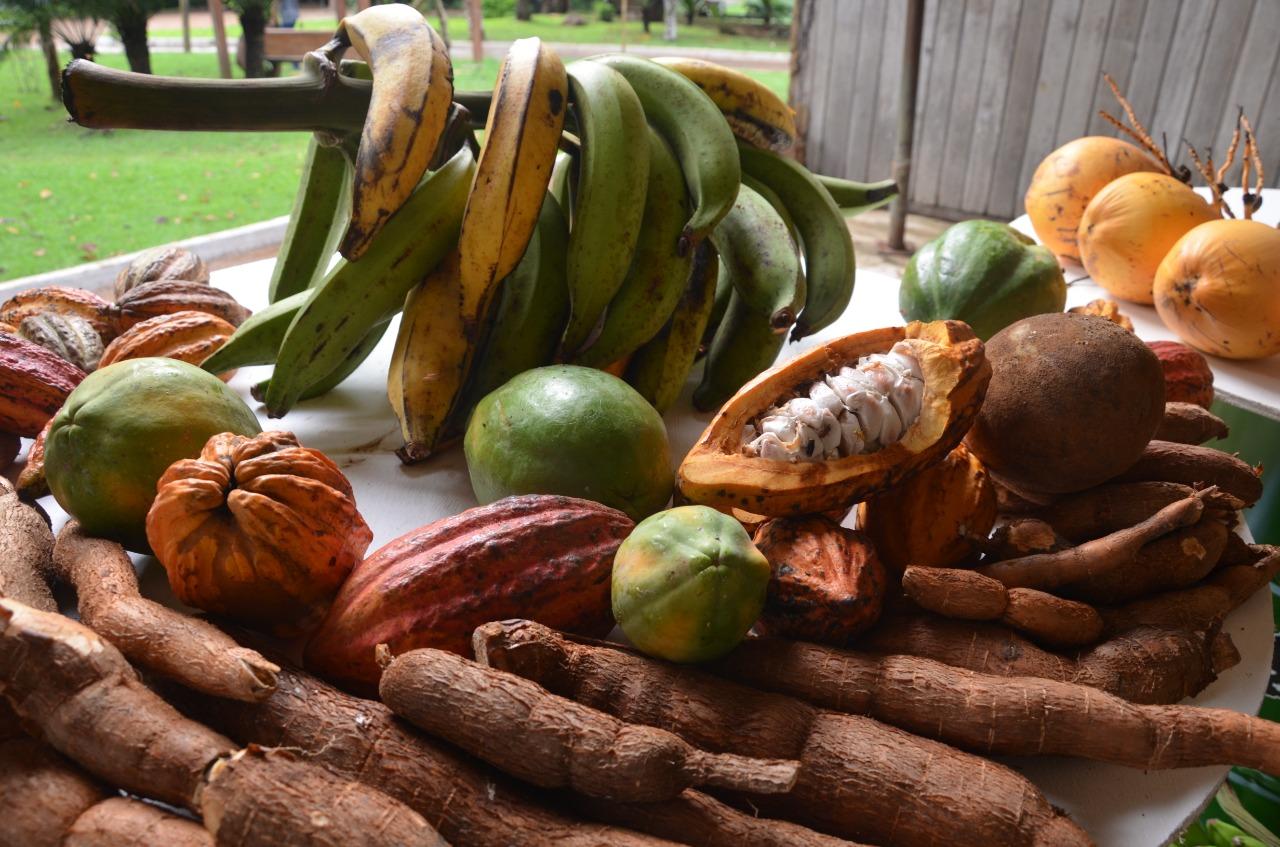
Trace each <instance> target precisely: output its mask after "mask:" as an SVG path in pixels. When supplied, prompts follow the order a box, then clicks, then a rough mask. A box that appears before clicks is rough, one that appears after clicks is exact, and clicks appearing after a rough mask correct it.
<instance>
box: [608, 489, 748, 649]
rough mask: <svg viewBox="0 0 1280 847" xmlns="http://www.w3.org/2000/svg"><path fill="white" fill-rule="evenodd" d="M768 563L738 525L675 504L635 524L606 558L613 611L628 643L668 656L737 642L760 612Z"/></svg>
mask: <svg viewBox="0 0 1280 847" xmlns="http://www.w3.org/2000/svg"><path fill="white" fill-rule="evenodd" d="M768 585H769V562H768V560H767V559H765V557H764V554H763V553H761V552H760V551H759V550H757V549H756V546H755V545H754V544H753V543H752V542H751V536H749V535H747V531H746V530H745V529H743V528H742V524H740V523H738V522H737V521H736V520H734V519H733V518H731V517H729V516H728V515H725V514H723V513H721V512H717V511H716V510H715V509H712V508H710V507H708V506H679V507H677V508H674V509H668V510H667V511H665V512H658V513H657V514H656V515H652V516H651V517H648V518H646V519H645V520H643V521H641V522H640V523H639V524H637V525H636V528H635V529H634V530H632V532H631V534H630V535H629V536H627V540H626V541H624V542H622V545H621V546H620V547H619V548H618V552H617V554H616V555H615V556H614V559H613V588H612V591H613V615H614V617H615V618H616V619H617V621H618V626H620V627H622V631H623V633H625V634H626V636H627V638H628V639H630V641H631V643H632V644H634V645H635V646H636V647H638V648H639V649H640V650H642V651H643V652H645V653H647V654H648V655H650V656H654V657H657V658H660V659H668V660H670V661H673V662H704V661H708V660H710V659H715V658H718V657H720V656H723V655H724V654H725V653H728V652H729V651H730V650H732V649H733V648H734V647H736V646H737V645H738V644H739V643H740V642H741V641H742V639H743V638H745V637H746V635H747V632H748V631H749V630H750V629H751V627H752V625H753V624H755V622H756V619H757V618H759V617H760V612H761V610H762V609H763V608H764V600H765V590H766V588H767V587H768Z"/></svg>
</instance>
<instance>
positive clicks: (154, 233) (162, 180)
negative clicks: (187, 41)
mask: <svg viewBox="0 0 1280 847" xmlns="http://www.w3.org/2000/svg"><path fill="white" fill-rule="evenodd" d="M101 59H102V63H103V64H106V65H110V66H112V67H124V57H123V56H119V55H106V56H102V57H101ZM64 61H65V57H64ZM152 64H153V68H154V70H155V72H156V73H158V74H163V75H169V76H205V77H212V76H217V59H216V57H215V56H213V55H212V54H190V55H188V54H182V53H153V54H152ZM753 74H754V75H756V76H758V77H759V78H760V79H761V80H763V81H764V82H765V83H766V84H767V85H769V86H770V87H772V88H774V89H775V90H777V91H779V92H780V93H781V94H782V95H783V96H785V95H786V85H787V73H786V72H785V71H764V72H753ZM497 75H498V60H497V59H486V60H485V61H484V62H480V63H476V62H470V61H459V62H456V63H455V64H454V78H455V84H456V85H457V87H458V88H459V89H489V88H491V87H492V86H493V83H494V80H495V79H496V78H497ZM0 143H2V144H3V150H4V155H2V156H0V280H6V279H14V278H16V277H20V276H27V275H29V274H36V273H42V272H44V271H50V270H55V269H57V268H63V267H68V266H71V265H77V264H81V263H83V262H91V261H95V260H97V259H104V258H107V257H110V256H114V255H118V254H120V253H128V252H130V251H133V250H139V249H141V248H143V247H150V246H152V245H156V244H164V243H167V242H170V241H176V240H179V239H183V238H189V237H191V236H194V235H201V234H204V233H208V232H217V231H219V230H223V229H229V228H232V227H237V226H242V225H244V224H250V223H254V222H256V221H262V220H267V219H269V218H273V217H276V216H278V215H283V214H287V213H288V212H289V209H290V206H291V205H292V203H293V195H294V192H295V190H296V188H297V180H298V173H299V169H300V167H301V164H302V156H303V154H304V152H305V151H306V146H307V137H306V135H305V134H303V133H240V132H235V133H232V132H226V133H213V132H148V131H141V130H111V131H101V130H87V129H83V128H81V127H79V126H76V125H75V124H72V123H70V122H68V120H67V116H66V112H65V111H64V110H63V109H62V107H61V105H58V104H55V103H53V102H52V101H51V100H50V98H49V93H48V88H47V83H46V82H45V80H44V77H43V74H42V71H41V67H40V65H39V64H38V62H37V57H36V54H35V53H34V52H33V51H25V52H22V53H16V54H12V55H10V56H9V57H8V58H6V59H5V60H4V61H0Z"/></svg>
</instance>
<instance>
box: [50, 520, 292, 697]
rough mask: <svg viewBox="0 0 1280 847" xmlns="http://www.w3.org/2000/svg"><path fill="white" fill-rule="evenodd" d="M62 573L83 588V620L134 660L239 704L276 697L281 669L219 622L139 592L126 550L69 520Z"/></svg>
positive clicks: (62, 535)
mask: <svg viewBox="0 0 1280 847" xmlns="http://www.w3.org/2000/svg"><path fill="white" fill-rule="evenodd" d="M52 570H53V573H54V575H55V576H56V577H57V579H59V580H61V581H62V582H66V583H69V584H70V585H72V586H73V587H74V588H75V590H76V595H77V598H78V600H79V611H80V619H81V620H82V621H84V622H85V623H86V624H88V625H89V627H91V628H92V629H93V630H94V631H95V632H97V633H98V634H99V635H101V636H102V637H103V638H105V639H106V640H107V641H110V642H111V643H112V644H114V645H115V646H116V648H117V649H119V650H120V652H122V653H124V654H125V656H126V657H128V658H129V659H130V660H131V661H134V662H136V663H138V664H139V665H142V666H143V667H146V668H149V669H151V670H153V671H155V672H156V673H159V674H162V675H164V676H167V677H169V678H171V679H176V680H178V681H179V682H181V683H182V684H184V685H188V686H191V687H192V688H195V689H197V690H199V691H205V692H207V693H209V694H215V695H217V696H219V697H229V698H231V699H234V700H249V701H255V700H262V699H264V698H266V697H269V696H270V695H271V692H272V691H274V690H275V686H276V674H277V673H278V672H279V670H280V668H279V667H278V666H276V665H275V664H274V663H272V662H269V661H267V660H266V659H265V658H263V657H262V656H260V655H259V654H258V653H256V652H254V651H253V650H248V649H246V648H244V647H241V646H240V645H239V644H237V643H236V642H235V640H234V639H232V638H231V637H230V636H229V635H227V634H226V633H224V632H223V631H222V630H220V629H218V628H217V627H216V626H214V625H213V624H211V623H209V622H207V621H204V620H201V619H200V618H194V617H191V616H189V615H184V614H182V613H180V612H176V611H174V610H173V609H170V608H168V607H166V606H161V605H160V604H159V603H156V602H154V601H152V600H148V599H147V598H145V597H143V596H142V595H141V594H139V593H138V577H137V573H136V572H135V571H134V569H133V562H132V561H131V560H130V559H129V554H128V553H126V552H125V551H124V548H123V547H121V546H120V545H119V544H116V543H115V542H114V541H106V540H104V539H100V538H91V537H89V536H87V535H85V534H84V532H83V530H81V529H80V526H79V524H77V523H76V522H75V521H68V522H67V524H66V525H65V526H64V527H63V528H62V531H61V532H59V533H58V540H57V542H56V544H55V545H54V549H53V567H52Z"/></svg>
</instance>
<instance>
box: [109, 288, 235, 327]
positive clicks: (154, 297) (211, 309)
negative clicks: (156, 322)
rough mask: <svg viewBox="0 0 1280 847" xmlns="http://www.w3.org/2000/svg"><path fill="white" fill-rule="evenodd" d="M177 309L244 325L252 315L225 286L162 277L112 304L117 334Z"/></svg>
mask: <svg viewBox="0 0 1280 847" xmlns="http://www.w3.org/2000/svg"><path fill="white" fill-rule="evenodd" d="M174 312H206V313H208V314H210V315H217V316H218V317H220V318H222V319H223V320H224V321H226V322H227V323H229V324H231V325H232V326H240V324H242V323H244V319H245V318H247V317H249V315H250V314H252V313H251V312H250V311H249V310H248V309H246V308H245V307H244V306H241V305H240V304H239V303H237V302H236V298H234V297H232V296H231V295H230V294H228V293H227V292H225V291H223V290H222V289H221V288H214V287H212V286H210V285H203V284H201V283H198V282H183V281H180V280H171V279H162V280H158V281H156V282H144V283H142V284H141V285H139V286H137V287H136V288H132V289H130V290H128V291H126V292H125V293H124V294H123V295H122V296H121V297H120V299H119V300H116V302H115V303H114V304H113V305H112V306H111V318H112V320H113V321H114V322H115V330H116V332H117V333H120V332H124V331H125V330H126V329H128V328H129V327H131V326H133V325H134V324H139V323H142V322H143V321H145V320H147V319H148V318H154V317H156V316H157V315H171V314H173V313H174Z"/></svg>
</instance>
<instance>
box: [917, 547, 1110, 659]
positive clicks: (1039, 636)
mask: <svg viewBox="0 0 1280 847" xmlns="http://www.w3.org/2000/svg"><path fill="white" fill-rule="evenodd" d="M902 588H903V591H904V592H905V593H906V595H907V597H909V598H910V599H911V600H913V601H915V603H916V604H917V605H919V606H920V607H921V608H924V609H928V610H929V611H931V612H936V613H937V614H940V615H942V616H944V617H948V618H958V619H961V620H975V621H995V620H998V621H1000V622H1001V623H1003V624H1005V625H1006V626H1009V627H1012V628H1013V629H1016V630H1018V631H1019V632H1021V633H1023V634H1024V635H1026V636H1028V637H1029V638H1031V639H1032V640H1034V641H1036V642H1039V643H1041V644H1047V645H1049V646H1051V647H1082V646H1084V645H1086V644H1092V643H1094V642H1095V641H1097V640H1098V639H1099V638H1100V637H1101V636H1102V629H1103V626H1102V618H1101V617H1100V616H1099V615H1098V612H1097V610H1095V609H1094V608H1093V607H1092V606H1089V605H1087V604H1085V603H1078V602H1075V601H1073V600H1065V599H1063V598H1061V597H1056V596H1054V595H1052V594H1049V593H1046V592H1044V591H1037V590H1036V589H1034V588H1006V587H1005V586H1004V584H1003V583H1001V582H1000V581H999V580H995V579H992V578H991V577H987V576H983V575H982V574H980V573H977V572H976V571H966V570H959V569H956V568H924V567H910V568H907V569H906V571H905V572H904V573H903V574H902Z"/></svg>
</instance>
